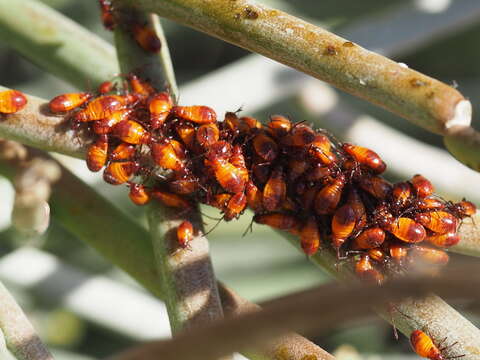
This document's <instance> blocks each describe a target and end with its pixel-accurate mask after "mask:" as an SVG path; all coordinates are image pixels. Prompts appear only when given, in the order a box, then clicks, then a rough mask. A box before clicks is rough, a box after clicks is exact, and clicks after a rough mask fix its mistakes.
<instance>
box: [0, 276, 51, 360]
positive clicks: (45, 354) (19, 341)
mask: <svg viewBox="0 0 480 360" xmlns="http://www.w3.org/2000/svg"><path fill="white" fill-rule="evenodd" d="M0 328H1V330H2V332H3V336H4V337H5V342H6V344H7V347H8V349H9V350H10V351H11V352H12V354H13V355H14V356H15V357H16V358H17V359H18V360H39V359H41V360H53V356H52V355H51V354H50V352H49V351H48V350H47V348H46V347H45V345H44V344H43V343H42V341H41V340H40V338H39V336H38V335H37V333H36V332H35V329H34V328H33V326H32V324H31V323H30V321H28V318H27V317H26V316H25V314H24V312H23V311H22V309H21V308H20V306H19V305H18V304H17V302H16V301H15V299H14V298H13V297H12V295H11V294H10V293H9V291H8V290H7V289H6V288H5V286H4V285H3V284H2V283H0Z"/></svg>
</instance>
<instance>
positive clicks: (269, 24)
mask: <svg viewBox="0 0 480 360" xmlns="http://www.w3.org/2000/svg"><path fill="white" fill-rule="evenodd" d="M117 1H118V2H120V3H123V4H130V5H131V6H132V7H136V8H137V9H141V10H144V11H149V12H154V13H156V14H158V15H160V16H163V17H166V18H168V19H171V20H174V21H176V22H178V23H181V24H184V25H187V26H190V27H193V28H194V29H196V30H200V31H203V32H206V33H207V34H210V35H212V36H215V37H218V38H220V39H222V40H224V41H227V42H230V43H232V44H235V45H237V46H240V47H243V48H245V49H247V50H250V51H252V52H256V53H259V54H262V55H265V56H267V57H269V58H272V59H274V60H277V61H279V62H281V63H283V64H285V65H288V66H291V67H293V68H295V69H298V70H300V71H303V72H305V73H307V74H310V75H312V76H314V77H316V78H318V79H320V80H323V81H326V82H329V83H331V84H332V85H334V86H336V87H338V88H340V89H342V90H344V91H346V92H348V93H350V94H353V95H356V96H359V97H361V98H363V99H366V100H368V101H370V102H372V103H374V104H377V105H379V106H382V107H384V108H385V109H387V110H389V111H391V112H394V113H396V114H398V115H400V116H402V117H404V118H405V119H408V120H410V121H412V122H414V123H415V124H417V125H419V126H422V127H424V128H426V129H428V130H430V131H432V132H435V133H438V134H442V133H445V131H446V127H447V124H448V123H449V122H450V121H451V120H452V119H453V118H454V117H455V114H456V110H457V105H458V104H459V103H461V102H462V103H466V100H465V99H464V97H463V96H462V94H460V93H459V92H458V91H457V90H455V89H453V88H452V87H450V86H448V85H446V84H444V83H441V82H440V81H438V80H435V79H433V78H430V77H428V76H426V75H423V74H421V73H419V72H416V71H414V70H411V69H409V68H407V67H405V66H403V65H401V64H398V63H397V62H395V61H392V60H389V59H387V58H385V57H383V56H381V55H378V54H376V53H373V52H371V51H368V50H366V49H363V48H361V47H360V46H358V45H356V44H353V43H351V42H348V41H347V40H345V39H342V38H340V37H338V36H336V35H334V34H332V33H330V32H328V31H326V30H324V29H322V28H319V27H317V26H315V25H312V24H309V23H307V22H305V21H303V20H301V19H298V18H296V17H293V16H291V15H289V14H286V13H283V12H281V11H278V10H275V9H271V8H268V7H266V6H263V5H259V4H256V3H255V2H253V1H251V0H248V1H247V0H236V1H231V0H210V1H203V0H162V1H159V0H117ZM462 121H465V122H468V124H469V122H470V119H462Z"/></svg>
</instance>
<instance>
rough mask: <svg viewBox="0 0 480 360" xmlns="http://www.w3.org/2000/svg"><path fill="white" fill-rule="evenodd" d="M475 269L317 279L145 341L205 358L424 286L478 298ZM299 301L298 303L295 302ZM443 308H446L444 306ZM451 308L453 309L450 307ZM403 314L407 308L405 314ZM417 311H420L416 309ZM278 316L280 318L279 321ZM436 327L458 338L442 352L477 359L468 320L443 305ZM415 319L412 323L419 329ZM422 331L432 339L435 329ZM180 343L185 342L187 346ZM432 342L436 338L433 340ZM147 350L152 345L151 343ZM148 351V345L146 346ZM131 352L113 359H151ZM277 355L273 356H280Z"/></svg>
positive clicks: (355, 314) (344, 317) (173, 355)
mask: <svg viewBox="0 0 480 360" xmlns="http://www.w3.org/2000/svg"><path fill="white" fill-rule="evenodd" d="M476 271H478V266H472V265H463V266H462V267H459V268H456V269H454V268H452V269H451V271H450V272H449V273H447V274H445V276H444V277H442V278H440V277H438V278H431V277H416V278H403V279H398V280H396V281H393V282H390V283H387V284H385V285H384V286H382V287H379V286H363V285H361V284H356V285H355V284H350V285H349V286H342V285H340V284H327V285H321V286H319V287H316V288H314V289H309V290H306V291H302V292H298V293H295V294H290V295H287V296H285V297H282V298H279V299H276V300H273V301H271V302H270V303H267V304H265V305H264V308H263V310H262V311H260V312H254V313H248V314H244V315H243V316H239V317H236V318H232V319H226V320H224V321H221V322H217V323H213V324H209V325H207V326H205V327H204V328H202V329H192V330H191V331H189V332H185V333H182V334H179V335H178V336H177V337H176V338H174V339H172V340H170V341H164V342H162V343H155V344H150V346H151V347H152V348H155V353H157V354H162V359H164V360H169V359H179V358H180V359H184V360H190V359H192V360H194V359H195V360H203V359H205V360H207V359H214V358H216V357H218V356H222V355H223V354H227V353H229V352H231V351H238V350H240V349H244V348H247V347H249V346H255V345H259V344H260V343H262V342H265V341H269V340H270V339H272V338H274V337H276V336H278V335H279V334H283V333H285V332H286V331H288V329H293V330H295V331H300V332H302V333H310V334H311V333H313V332H314V331H315V333H316V334H318V332H319V331H323V332H328V331H331V330H332V328H333V327H335V326H338V324H343V323H345V322H346V321H352V320H353V319H356V318H360V317H365V316H366V315H369V314H370V312H371V311H372V306H379V305H381V304H384V303H390V302H392V301H397V300H401V301H402V302H403V303H404V304H407V301H408V300H403V299H404V298H405V296H414V297H423V296H425V294H428V293H429V292H430V291H436V292H439V293H440V294H441V295H442V296H446V297H447V298H449V299H455V298H456V299H461V298H464V297H469V298H471V297H472V295H473V296H474V297H475V299H477V298H479V294H478V292H476V293H474V294H473V293H472V291H471V290H472V288H478V286H480V283H479V279H478V278H476V277H471V278H466V277H465V273H469V272H476ZM299 304H301V306H299ZM417 305H420V306H421V307H420V308H419V309H418V311H421V309H423V306H424V304H422V302H421V301H417V300H414V301H411V304H409V305H408V307H409V308H410V307H412V306H417ZM445 310H446V309H445ZM454 314H455V312H454ZM405 315H408V314H405ZM405 315H402V316H405ZM418 315H419V316H420V313H418ZM421 316H422V317H423V318H427V317H428V318H429V315H428V314H426V315H425V314H422V315H421ZM279 319H281V320H282V321H279ZM435 324H436V325H438V328H449V327H451V329H453V330H454V332H455V334H453V333H449V334H450V335H451V336H452V337H453V338H451V337H449V338H448V339H449V343H448V344H450V341H452V340H453V341H456V340H459V338H458V337H456V336H455V335H458V334H459V333H461V334H462V335H461V336H460V337H461V339H460V341H459V343H457V344H456V345H454V346H451V347H450V348H448V349H445V350H444V351H443V352H442V355H444V356H445V357H447V356H448V357H453V356H459V355H463V356H464V357H465V359H468V360H473V359H475V360H478V358H479V355H478V354H479V353H480V336H479V335H478V330H477V329H475V327H473V326H471V325H470V326H465V323H464V322H457V316H456V315H454V316H453V317H450V314H449V313H448V311H447V314H445V316H444V317H443V318H442V317H439V318H438V322H436V323H435ZM420 326H421V325H420V324H416V327H415V328H416V329H420ZM424 331H426V332H427V333H428V334H430V335H432V334H433V336H434V338H435V339H437V336H436V335H437V334H438V333H437V332H433V333H432V332H429V330H424ZM182 344H188V345H189V346H188V347H185V346H183V345H182ZM437 344H438V343H437ZM189 348H195V349H196V352H195V354H192V353H191V352H189ZM151 350H152V349H151ZM152 353H153V351H152ZM139 355H145V354H144V353H143V354H141V353H140V354H139V353H136V352H135V350H133V351H130V352H127V353H125V354H124V355H123V356H120V357H119V358H118V359H117V360H133V359H138V358H142V359H143V360H151V359H154V358H152V357H146V356H142V357H139ZM281 358H283V357H281V355H279V356H278V357H277V359H281Z"/></svg>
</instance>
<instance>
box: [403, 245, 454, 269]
mask: <svg viewBox="0 0 480 360" xmlns="http://www.w3.org/2000/svg"><path fill="white" fill-rule="evenodd" d="M410 252H411V256H412V257H414V258H418V259H420V260H421V261H423V262H425V263H427V264H431V265H446V264H447V263H448V260H449V257H448V254H447V253H446V252H445V251H443V250H440V249H434V248H431V247H428V246H421V245H416V246H413V247H412V249H411V250H410Z"/></svg>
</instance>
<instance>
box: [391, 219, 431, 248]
mask: <svg viewBox="0 0 480 360" xmlns="http://www.w3.org/2000/svg"><path fill="white" fill-rule="evenodd" d="M388 231H390V232H391V233H392V234H393V235H395V236H396V237H397V238H398V239H400V240H402V241H405V242H407V243H418V242H421V241H423V240H424V239H425V237H426V236H427V233H426V231H425V228H424V227H423V226H422V225H421V224H419V223H417V222H415V221H414V220H412V219H410V218H407V217H400V218H398V219H396V220H395V221H394V222H393V224H391V225H390V228H389V229H388Z"/></svg>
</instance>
